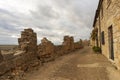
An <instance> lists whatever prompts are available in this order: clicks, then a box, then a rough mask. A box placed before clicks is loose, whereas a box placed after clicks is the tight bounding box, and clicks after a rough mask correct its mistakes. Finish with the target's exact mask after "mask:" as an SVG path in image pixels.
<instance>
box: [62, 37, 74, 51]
mask: <svg viewBox="0 0 120 80" xmlns="http://www.w3.org/2000/svg"><path fill="white" fill-rule="evenodd" d="M62 45H63V49H64V52H65V53H68V52H71V51H72V50H74V39H73V37H69V36H64V41H63V44H62Z"/></svg>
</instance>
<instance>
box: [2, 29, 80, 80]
mask: <svg viewBox="0 0 120 80" xmlns="http://www.w3.org/2000/svg"><path fill="white" fill-rule="evenodd" d="M18 43H19V49H18V50H17V51H15V53H14V54H9V55H5V56H2V55H1V52H0V75H3V74H6V73H8V72H11V75H12V74H14V75H12V76H16V75H17V76H18V75H21V71H22V72H25V71H29V70H31V69H32V68H34V67H36V66H39V65H40V64H42V62H48V61H51V60H54V59H55V58H57V57H59V56H62V55H64V54H66V53H70V52H72V51H74V50H76V49H80V45H81V44H80V42H77V43H74V38H73V37H69V36H65V37H64V42H63V44H62V45H59V46H56V45H54V44H53V43H52V42H51V41H49V40H48V39H47V38H43V39H42V40H41V43H40V44H39V45H37V35H36V33H35V32H34V31H33V30H32V29H25V30H24V31H22V33H21V38H19V39H18ZM3 58H4V60H3ZM0 79H1V78H0Z"/></svg>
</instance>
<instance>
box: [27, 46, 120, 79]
mask: <svg viewBox="0 0 120 80" xmlns="http://www.w3.org/2000/svg"><path fill="white" fill-rule="evenodd" d="M25 80H120V74H119V72H118V71H117V70H116V69H115V67H114V66H113V65H112V64H111V63H110V62H109V61H108V60H107V59H106V58H105V57H104V56H103V55H101V54H95V53H93V52H92V50H91V48H90V47H85V48H84V49H82V50H79V51H76V52H73V53H71V54H68V55H64V56H62V57H59V58H58V59H56V60H55V61H53V62H49V63H45V64H44V65H43V66H42V67H40V68H38V69H37V70H36V71H31V72H29V73H27V74H26V75H25Z"/></svg>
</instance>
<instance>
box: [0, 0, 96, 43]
mask: <svg viewBox="0 0 120 80" xmlns="http://www.w3.org/2000/svg"><path fill="white" fill-rule="evenodd" d="M97 5H98V0H0V44H18V40H17V38H19V37H20V31H23V29H25V28H33V29H34V31H35V32H36V33H37V36H38V37H37V38H38V43H40V41H41V39H42V38H43V37H47V38H48V39H49V40H51V41H52V42H54V43H55V44H61V42H62V41H63V36H64V35H70V36H74V38H75V41H78V40H79V39H89V37H90V32H91V30H92V24H93V19H94V15H95V11H96V8H97Z"/></svg>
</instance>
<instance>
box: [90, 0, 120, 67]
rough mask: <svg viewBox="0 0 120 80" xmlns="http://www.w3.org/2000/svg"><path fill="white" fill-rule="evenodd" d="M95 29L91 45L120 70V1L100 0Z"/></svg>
mask: <svg viewBox="0 0 120 80" xmlns="http://www.w3.org/2000/svg"><path fill="white" fill-rule="evenodd" d="M93 27H94V30H93V32H92V34H91V45H92V46H98V47H100V48H101V50H102V54H104V55H105V56H106V57H107V58H108V59H110V60H111V61H112V62H114V63H115V64H116V66H117V67H118V68H120V51H119V50H120V0H99V4H98V8H97V10H96V15H95V19H94V24H93Z"/></svg>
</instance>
